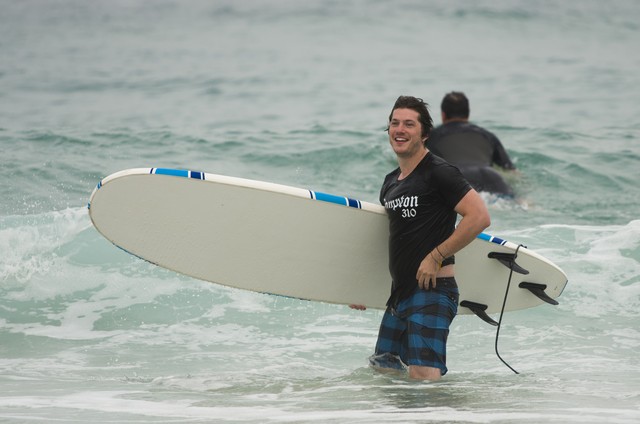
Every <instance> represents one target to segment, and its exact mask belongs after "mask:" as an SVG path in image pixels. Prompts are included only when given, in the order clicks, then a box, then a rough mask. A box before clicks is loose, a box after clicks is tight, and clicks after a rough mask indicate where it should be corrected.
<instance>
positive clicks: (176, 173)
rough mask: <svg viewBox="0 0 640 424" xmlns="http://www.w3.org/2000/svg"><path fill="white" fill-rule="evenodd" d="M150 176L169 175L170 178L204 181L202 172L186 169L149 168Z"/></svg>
mask: <svg viewBox="0 0 640 424" xmlns="http://www.w3.org/2000/svg"><path fill="white" fill-rule="evenodd" d="M149 173H150V174H156V175H170V176H172V177H184V178H194V179H196V180H204V172H200V171H188V170H186V169H171V168H151V171H150V172H149Z"/></svg>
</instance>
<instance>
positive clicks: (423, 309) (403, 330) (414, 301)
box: [375, 278, 459, 375]
mask: <svg viewBox="0 0 640 424" xmlns="http://www.w3.org/2000/svg"><path fill="white" fill-rule="evenodd" d="M441 280H448V281H447V283H449V284H440V283H441ZM442 282H443V283H444V281H442ZM451 282H453V284H451ZM438 285H442V286H444V287H437V288H436V289H435V290H434V289H431V290H422V289H418V290H416V291H415V292H414V294H413V295H411V296H410V297H408V298H407V299H404V300H402V301H401V302H400V303H399V304H398V306H397V307H396V308H387V310H386V311H385V313H384V316H383V317H382V323H381V324H380V331H379V333H378V342H377V343H376V351H375V356H379V355H384V354H391V355H397V356H399V357H400V359H401V360H402V362H404V363H405V364H407V365H420V366H426V367H433V368H439V369H440V372H441V373H442V375H445V374H446V373H447V366H446V363H447V350H446V347H447V337H448V336H449V326H450V325H451V321H453V318H454V317H455V316H456V314H457V312H458V298H459V292H458V289H457V287H456V285H455V279H453V278H447V279H441V278H438ZM447 286H449V287H447ZM451 286H453V287H451Z"/></svg>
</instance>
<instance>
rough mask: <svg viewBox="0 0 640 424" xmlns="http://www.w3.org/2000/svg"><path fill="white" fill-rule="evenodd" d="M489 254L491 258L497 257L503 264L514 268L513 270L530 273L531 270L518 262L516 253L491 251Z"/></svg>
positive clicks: (519, 272)
mask: <svg viewBox="0 0 640 424" xmlns="http://www.w3.org/2000/svg"><path fill="white" fill-rule="evenodd" d="M487 256H488V257H489V258H491V259H497V260H498V261H500V263H501V264H502V265H504V266H506V267H507V268H509V269H510V270H513V272H517V273H518V274H523V275H527V274H528V273H529V271H527V270H526V269H524V268H522V267H521V266H520V265H518V264H517V263H516V255H515V254H514V253H501V252H489V254H488V255H487Z"/></svg>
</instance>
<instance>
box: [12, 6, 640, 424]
mask: <svg viewBox="0 0 640 424" xmlns="http://www.w3.org/2000/svg"><path fill="white" fill-rule="evenodd" d="M639 22H640V3H638V2H636V1H633V0H628V1H625V0H614V1H609V2H601V1H595V0H581V1H578V0H569V1H560V0H540V1H537V0H536V1H530V0H527V1H524V0H523V1H516V0H514V1H506V0H504V1H502V0H500V1H494V0H491V1H465V0H454V1H444V0H442V1H439V0H434V1H417V0H416V1H414V0H400V1H382V0H355V1H350V2H341V1H332V0H309V1H294V0H267V1H258V0H243V1H235V0H233V1H232V0H212V1H204V0H190V1H178V0H154V1H151V0H127V1H124V0H122V1H121V0H115V1H80V0H55V1H46V0H24V1H12V0H0V149H1V150H0V199H1V200H0V421H3V422H16V423H32V422H49V421H51V422H95V423H113V422H136V423H146V422H247V423H264V422H296V423H307V422H327V423H342V422H353V423H370V422H376V423H381V422H403V423H406V422H416V423H440V422H442V423H454V422H455V423H489V422H490V423H603V422H607V423H624V424H627V423H628V424H632V423H637V422H640V412H639V411H640V356H639V355H638V351H639V349H640V324H639V319H640V212H639V211H640V182H639V181H640V147H638V142H639V139H640V120H639V119H638V116H639V115H640V102H639V101H638V100H639V99H640V72H638V69H640V55H639V54H638V46H639V45H640V24H639ZM451 90H460V91H464V92H466V93H467V95H468V96H469V98H470V101H471V118H472V120H473V121H474V122H476V123H478V124H480V125H482V126H485V127H486V128H488V129H490V130H491V131H493V132H495V133H496V134H497V135H498V137H500V139H501V140H502V141H503V143H504V144H505V146H506V148H507V150H508V152H509V154H510V155H511V157H512V159H513V160H514V161H515V164H516V166H517V167H518V168H519V170H520V175H519V176H518V177H515V178H512V179H511V182H512V184H513V185H514V186H515V188H516V190H517V191H518V193H519V198H518V201H506V200H502V199H495V198H492V196H489V195H486V194H483V196H484V198H485V200H486V201H487V203H488V204H489V209H490V212H491V215H492V226H491V227H490V228H489V229H488V230H487V232H489V233H491V234H494V235H496V236H499V237H502V238H505V239H507V240H510V241H513V242H515V243H522V244H524V245H526V246H528V247H529V248H530V249H532V250H535V251H537V252H539V253H541V254H543V255H544V256H546V257H548V258H549V259H551V260H552V261H553V262H555V263H556V264H557V265H559V266H560V267H561V268H562V269H563V270H564V271H565V272H566V273H567V275H568V277H569V283H568V285H567V288H566V290H565V292H564V293H563V295H562V296H561V297H560V298H559V300H560V305H559V306H557V307H552V306H550V305H543V306H539V307H536V308H533V309H529V310H524V311H517V312H511V313H508V314H506V315H505V316H504V319H503V325H502V328H501V330H500V339H499V351H500V354H501V355H502V357H503V358H504V359H505V360H506V361H507V362H508V363H509V364H510V365H511V366H512V367H513V368H514V369H516V370H517V371H518V372H519V373H520V374H518V375H516V374H514V373H513V372H511V371H510V370H509V369H508V368H507V367H505V366H504V365H503V364H502V363H501V362H500V360H499V359H498V358H497V356H496V355H495V352H494V342H495V328H494V327H490V326H488V325H487V324H485V323H483V322H482V321H480V320H479V319H477V318H475V317H473V316H468V315H465V316H460V317H458V318H456V320H455V321H454V323H453V326H452V331H451V336H450V341H449V351H448V366H449V369H450V372H449V374H447V375H446V376H445V378H444V379H443V380H442V381H441V382H438V383H423V382H415V381H410V380H408V379H406V378H404V377H402V376H393V375H383V374H378V373H375V372H373V371H372V370H370V369H369V368H368V367H367V359H366V358H367V357H368V355H370V354H371V353H372V349H373V346H374V344H375V339H376V333H377V328H378V325H379V321H380V318H381V315H382V312H381V311H377V310H368V311H365V312H358V311H352V310H350V309H348V308H347V307H344V306H338V305H328V304H322V303H314V302H306V301H301V300H295V299H288V298H281V297H275V296H269V295H263V294H257V293H251V292H245V291H239V290H233V289H229V288H225V287H222V286H219V285H215V284H210V283H205V282H201V281H197V280H193V279H189V278H187V277H183V276H180V275H176V274H174V273H172V272H169V271H167V270H163V269H160V268H157V267H154V266H153V265H150V264H148V263H146V262H143V261H141V260H139V259H136V258H134V257H132V256H129V255H127V254H126V253H124V252H123V251H121V250H119V249H117V248H115V247H114V246H112V245H111V244H110V243H109V242H107V241H106V240H105V239H103V238H102V237H101V236H100V235H99V234H98V233H97V231H96V230H95V229H94V228H93V227H92V226H91V223H90V220H89V218H88V215H87V210H86V204H87V201H88V199H89V196H90V194H91V192H92V190H93V188H94V187H95V186H96V184H97V183H98V181H100V179H101V178H103V177H105V176H106V175H109V174H111V173H113V172H116V171H119V170H122V169H126V168H132V167H173V168H184V169H195V170H202V171H206V172H211V173H217V174H225V175H231V176H236V177H243V178H251V179H258V180H264V181H269V182H275V183H281V184H287V185H293V186H297V187H303V188H309V189H312V190H318V191H322V192H327V193H334V194H339V195H346V196H350V197H354V198H358V199H361V200H365V201H370V202H376V201H377V197H378V190H379V187H380V184H381V182H382V179H383V176H384V175H385V174H386V173H387V172H389V171H390V170H391V169H393V168H394V167H395V166H396V162H395V157H394V155H393V153H392V152H391V151H390V149H389V147H388V142H387V138H386V133H385V132H384V129H385V123H386V120H387V117H388V114H389V112H390V109H391V106H392V105H393V102H394V101H395V99H396V97H397V96H399V95H401V94H408V95H415V96H419V97H422V98H424V99H425V100H426V101H428V102H429V103H430V104H431V110H432V112H433V115H434V117H435V121H436V123H439V121H440V120H439V104H440V100H441V98H442V96H443V95H444V94H445V93H446V92H448V91H451ZM246 266H248V267H250V266H252V258H250V257H247V258H246ZM286 266H297V264H286Z"/></svg>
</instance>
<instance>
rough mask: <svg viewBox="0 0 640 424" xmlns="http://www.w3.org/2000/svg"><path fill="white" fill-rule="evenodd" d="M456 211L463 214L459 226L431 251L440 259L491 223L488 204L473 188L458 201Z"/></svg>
mask: <svg viewBox="0 0 640 424" xmlns="http://www.w3.org/2000/svg"><path fill="white" fill-rule="evenodd" d="M455 211H456V212H457V213H458V214H459V215H460V216H462V219H461V220H460V222H459V223H458V226H457V227H456V229H455V230H454V231H453V233H452V234H451V236H449V238H448V239H446V240H445V241H444V242H442V243H440V245H438V246H437V247H436V249H433V251H432V252H431V254H433V255H434V257H436V258H438V259H439V260H440V261H442V260H444V258H447V257H449V256H451V255H454V254H456V253H457V252H458V251H460V250H462V248H464V247H465V246H466V245H468V244H469V243H471V242H472V241H473V240H474V239H475V238H476V237H477V236H478V234H480V233H481V232H482V231H484V230H485V229H486V228H487V227H488V226H489V225H491V217H490V216H489V211H488V210H487V206H486V205H485V203H484V200H482V198H481V197H480V195H479V194H478V192H476V191H475V190H473V189H471V190H470V191H469V192H468V193H467V194H466V195H465V196H464V197H463V198H462V200H460V202H458V204H457V205H456V207H455Z"/></svg>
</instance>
